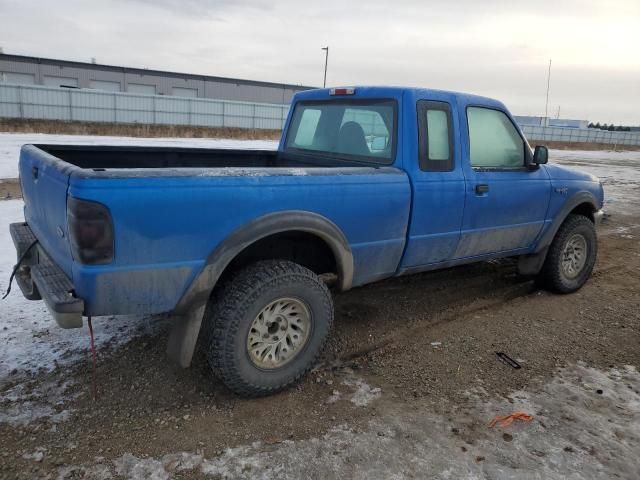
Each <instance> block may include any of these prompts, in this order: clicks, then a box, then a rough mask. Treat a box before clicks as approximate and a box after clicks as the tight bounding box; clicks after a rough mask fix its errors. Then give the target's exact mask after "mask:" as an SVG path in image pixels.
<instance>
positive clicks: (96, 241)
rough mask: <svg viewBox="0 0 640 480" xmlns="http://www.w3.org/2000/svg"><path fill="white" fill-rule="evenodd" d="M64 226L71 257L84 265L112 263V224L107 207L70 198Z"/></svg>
mask: <svg viewBox="0 0 640 480" xmlns="http://www.w3.org/2000/svg"><path fill="white" fill-rule="evenodd" d="M67 223H68V225H69V243H70V244H71V253H72V255H73V258H75V259H76V260H77V261H79V262H80V263H84V264H87V265H102V264H105V263H111V262H112V261H113V223H112V221H111V214H110V213H109V210H108V209H107V207H105V206H104V205H102V204H101V203H97V202H91V201H88V200H79V199H77V198H73V197H69V198H68V199H67Z"/></svg>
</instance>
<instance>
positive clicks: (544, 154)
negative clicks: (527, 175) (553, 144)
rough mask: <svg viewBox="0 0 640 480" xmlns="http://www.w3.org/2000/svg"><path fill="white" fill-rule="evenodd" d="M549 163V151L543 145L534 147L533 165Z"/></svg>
mask: <svg viewBox="0 0 640 480" xmlns="http://www.w3.org/2000/svg"><path fill="white" fill-rule="evenodd" d="M548 161H549V150H548V149H547V147H545V146H544V145H536V148H535V150H534V151H533V164H534V165H544V164H545V163H547V162H548Z"/></svg>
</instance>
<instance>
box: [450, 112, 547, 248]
mask: <svg viewBox="0 0 640 480" xmlns="http://www.w3.org/2000/svg"><path fill="white" fill-rule="evenodd" d="M460 117H461V119H460V122H461V123H462V124H464V123H465V122H466V123H467V127H468V128H463V129H462V136H463V137H464V138H465V139H466V140H467V141H466V142H463V143H466V144H467V145H466V147H467V148H465V152H464V153H463V155H464V157H465V159H464V171H465V179H466V187H467V188H466V202H465V209H464V219H463V222H462V233H461V237H460V242H459V244H458V248H457V250H456V254H455V257H456V258H465V257H473V256H476V255H483V254H491V253H500V252H506V251H514V253H515V251H517V250H519V249H526V248H528V247H530V246H531V245H532V244H533V242H534V241H535V239H536V237H537V235H538V234H539V233H540V230H541V229H542V227H543V225H544V220H545V215H546V212H547V207H548V203H549V197H550V188H551V184H550V181H549V177H548V175H547V171H546V169H545V168H544V166H542V167H540V168H536V169H529V168H527V167H526V166H525V156H526V155H529V154H530V152H529V151H528V149H529V147H528V145H527V144H526V142H525V140H524V138H523V137H522V135H521V133H520V131H519V130H518V129H517V128H516V126H515V125H514V123H513V121H512V120H511V118H510V117H509V116H508V115H507V114H506V113H505V112H504V111H501V110H499V109H495V108H488V107H484V106H467V107H466V111H461V112H460Z"/></svg>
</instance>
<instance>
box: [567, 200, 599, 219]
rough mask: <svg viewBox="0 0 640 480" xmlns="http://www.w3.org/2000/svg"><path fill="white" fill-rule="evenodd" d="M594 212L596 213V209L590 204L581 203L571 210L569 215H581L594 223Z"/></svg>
mask: <svg viewBox="0 0 640 480" xmlns="http://www.w3.org/2000/svg"><path fill="white" fill-rule="evenodd" d="M595 212H596V209H595V207H594V206H593V205H592V204H591V203H589V202H584V203H581V204H580V205H578V206H577V207H575V208H574V209H573V210H571V212H570V213H569V214H570V215H582V216H583V217H587V218H588V219H589V220H591V221H592V222H594V221H595Z"/></svg>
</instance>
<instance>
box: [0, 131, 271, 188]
mask: <svg viewBox="0 0 640 480" xmlns="http://www.w3.org/2000/svg"><path fill="white" fill-rule="evenodd" d="M29 143H43V144H56V145H57V144H69V145H128V146H138V147H140V146H151V147H191V148H250V149H266V150H273V149H275V148H277V146H278V142H276V141H272V140H223V139H212V138H133V137H108V136H91V135H49V134H44V133H0V178H18V157H19V155H20V148H21V147H22V145H25V144H29Z"/></svg>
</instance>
